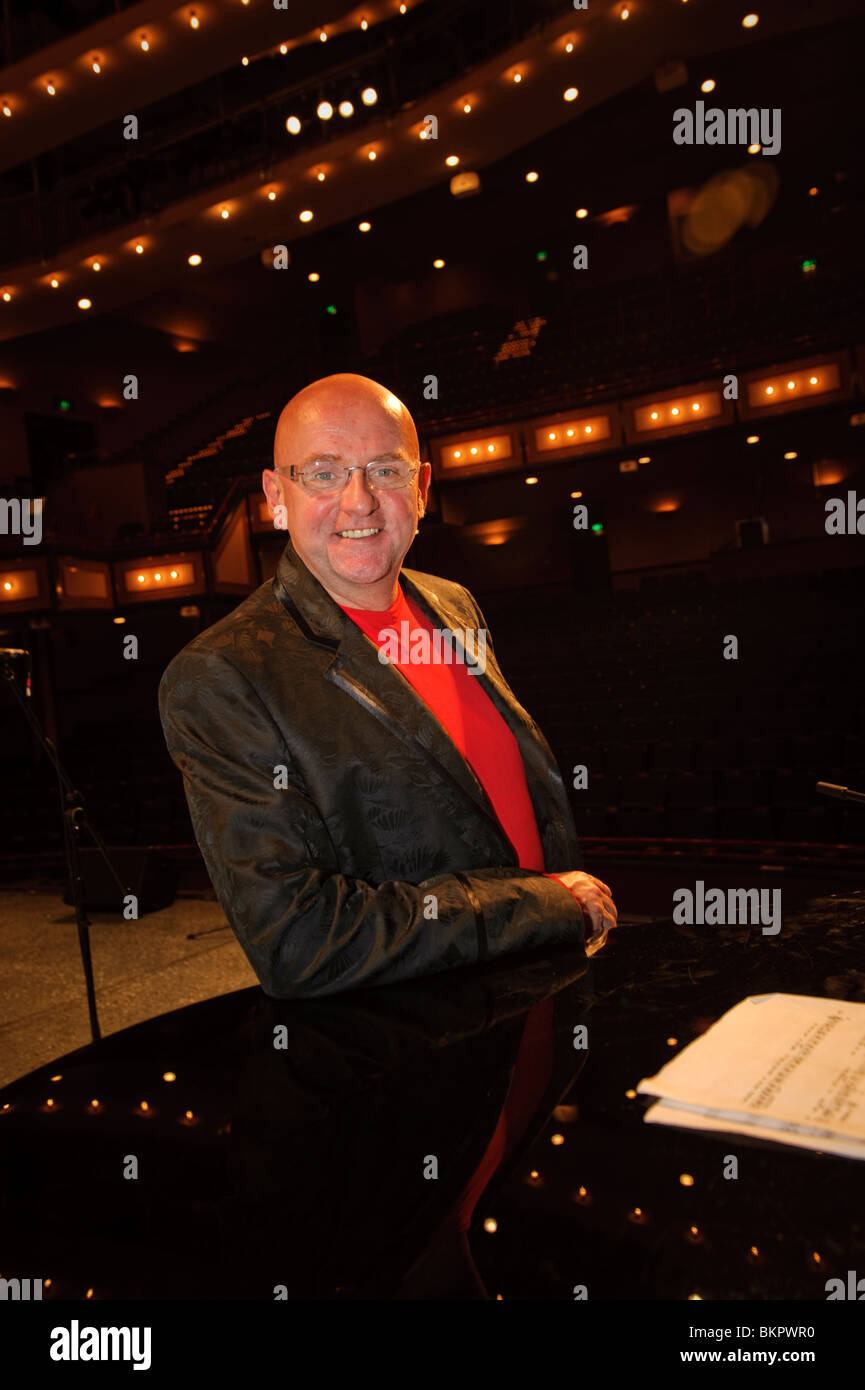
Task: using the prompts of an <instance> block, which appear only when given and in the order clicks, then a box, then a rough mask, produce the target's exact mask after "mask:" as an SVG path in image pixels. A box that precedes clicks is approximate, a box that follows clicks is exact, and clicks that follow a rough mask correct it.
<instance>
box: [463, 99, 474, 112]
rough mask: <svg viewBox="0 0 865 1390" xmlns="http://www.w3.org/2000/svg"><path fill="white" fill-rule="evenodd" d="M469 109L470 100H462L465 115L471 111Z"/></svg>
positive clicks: (470, 106) (470, 105)
mask: <svg viewBox="0 0 865 1390" xmlns="http://www.w3.org/2000/svg"><path fill="white" fill-rule="evenodd" d="M471 109H472V104H471V102H470V101H464V102H463V111H464V112H465V114H466V115H468V114H469V112H470V111H471Z"/></svg>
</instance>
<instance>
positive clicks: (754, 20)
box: [742, 14, 760, 29]
mask: <svg viewBox="0 0 865 1390" xmlns="http://www.w3.org/2000/svg"><path fill="white" fill-rule="evenodd" d="M759 21H760V16H759V15H758V14H746V15H745V18H744V19H743V20H742V28H743V29H753V28H754V25H755V24H758V23H759Z"/></svg>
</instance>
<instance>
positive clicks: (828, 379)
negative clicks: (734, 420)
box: [739, 353, 850, 420]
mask: <svg viewBox="0 0 865 1390" xmlns="http://www.w3.org/2000/svg"><path fill="white" fill-rule="evenodd" d="M740 391H741V400H740V403H739V408H740V413H741V415H742V418H743V419H745V420H747V419H755V418H758V417H761V416H766V415H771V414H772V413H773V411H774V412H776V413H777V414H778V415H786V414H787V412H788V411H791V410H807V409H808V407H809V406H811V405H825V404H826V402H827V401H830V400H840V399H842V398H843V397H845V396H849V394H850V368H849V359H848V357H847V354H846V353H833V354H831V355H827V356H824V357H819V358H818V357H815V358H813V359H812V360H810V361H807V362H802V361H799V362H790V363H787V364H786V365H785V366H779V367H767V368H764V369H762V370H761V371H758V372H749V373H748V374H747V376H745V377H744V378H743V379H742V382H741V383H740Z"/></svg>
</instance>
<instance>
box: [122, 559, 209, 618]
mask: <svg viewBox="0 0 865 1390" xmlns="http://www.w3.org/2000/svg"><path fill="white" fill-rule="evenodd" d="M114 575H115V581H116V584H117V602H118V605H119V606H120V607H123V606H125V605H126V604H129V603H153V602H155V601H157V600H159V599H164V598H174V597H175V596H180V595H185V594H196V593H203V592H204V590H205V587H206V585H205V582H204V566H203V564H202V561H201V556H200V555H190V554H189V553H185V554H179V555H165V556H160V557H159V559H157V560H154V559H153V558H152V557H148V558H147V559H146V560H139V561H137V562H133V561H131V560H124V561H123V562H122V563H121V564H117V565H115V567H114Z"/></svg>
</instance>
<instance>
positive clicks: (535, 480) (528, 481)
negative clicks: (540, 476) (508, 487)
mask: <svg viewBox="0 0 865 1390" xmlns="http://www.w3.org/2000/svg"><path fill="white" fill-rule="evenodd" d="M537 481H538V480H537V478H525V479H524V482H526V483H528V484H530V485H531V484H532V483H536V482H537Z"/></svg>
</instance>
